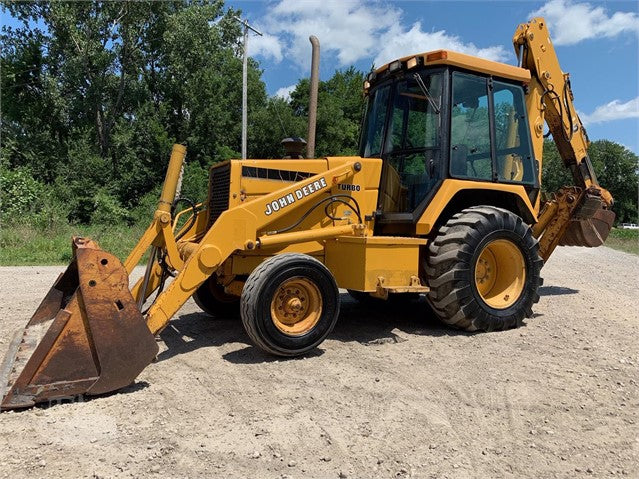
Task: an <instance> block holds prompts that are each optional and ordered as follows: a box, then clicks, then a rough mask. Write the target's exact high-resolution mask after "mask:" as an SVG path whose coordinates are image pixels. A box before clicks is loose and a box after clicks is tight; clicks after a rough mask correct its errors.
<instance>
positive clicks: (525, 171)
mask: <svg viewBox="0 0 639 479" xmlns="http://www.w3.org/2000/svg"><path fill="white" fill-rule="evenodd" d="M493 98H494V102H495V143H496V146H495V149H496V152H497V175H498V178H499V181H505V182H522V183H534V181H535V172H534V167H533V157H532V152H531V145H530V137H529V132H528V128H527V125H526V109H525V106H524V105H525V103H524V91H523V89H522V88H521V87H520V86H516V85H509V84H507V83H502V82H498V81H496V82H494V92H493Z"/></svg>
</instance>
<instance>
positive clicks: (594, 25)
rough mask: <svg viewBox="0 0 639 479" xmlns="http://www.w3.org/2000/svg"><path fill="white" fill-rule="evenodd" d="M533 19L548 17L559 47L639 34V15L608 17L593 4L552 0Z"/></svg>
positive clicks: (616, 13)
mask: <svg viewBox="0 0 639 479" xmlns="http://www.w3.org/2000/svg"><path fill="white" fill-rule="evenodd" d="M529 15H530V16H531V17H539V16H541V17H545V19H546V21H547V22H548V24H549V25H550V26H551V27H550V28H551V31H550V34H551V36H552V39H553V42H554V43H555V45H575V44H576V43H579V42H581V41H582V40H587V39H590V38H601V37H608V38H611V37H615V36H617V35H619V34H621V33H624V32H630V33H634V34H638V33H639V15H638V14H637V13H636V12H615V13H613V14H612V16H608V14H607V12H606V10H605V9H604V8H603V7H600V6H597V7H595V6H593V5H591V4H589V3H574V2H572V1H570V0H550V1H549V2H547V3H546V4H545V5H544V6H542V7H541V8H540V9H539V10H535V11H534V12H532V13H530V14H529Z"/></svg>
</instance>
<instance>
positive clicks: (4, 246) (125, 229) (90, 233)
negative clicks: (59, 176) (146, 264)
mask: <svg viewBox="0 0 639 479" xmlns="http://www.w3.org/2000/svg"><path fill="white" fill-rule="evenodd" d="M145 228H146V225H135V226H127V225H92V226H87V225H75V226H72V225H58V226H54V227H51V228H48V229H46V230H40V229H38V228H35V227H33V226H28V225H20V226H11V227H3V228H2V229H0V266H27V265H58V264H62V265H65V264H67V263H68V262H69V261H70V260H71V236H73V235H77V236H86V237H89V238H91V239H94V240H96V241H97V242H98V244H99V245H100V247H101V248H102V249H104V250H105V251H108V252H110V253H112V254H114V255H116V256H117V257H118V258H120V260H122V261H124V260H125V259H126V257H127V255H128V254H129V252H130V251H131V249H132V248H133V247H134V246H135V244H136V243H137V241H138V239H139V238H140V236H141V235H142V233H143V232H144V230H145ZM606 246H609V247H611V248H614V249H617V250H620V251H625V252H626V253H632V254H636V255H639V230H623V229H617V228H613V230H612V231H611V232H610V236H608V240H607V241H606ZM143 260H144V259H143Z"/></svg>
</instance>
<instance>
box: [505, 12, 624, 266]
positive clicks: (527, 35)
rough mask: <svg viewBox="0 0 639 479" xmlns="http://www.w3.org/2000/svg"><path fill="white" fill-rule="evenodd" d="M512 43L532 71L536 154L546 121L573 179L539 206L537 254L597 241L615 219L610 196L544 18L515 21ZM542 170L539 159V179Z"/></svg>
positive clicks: (544, 255)
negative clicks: (597, 172) (600, 178)
mask: <svg viewBox="0 0 639 479" xmlns="http://www.w3.org/2000/svg"><path fill="white" fill-rule="evenodd" d="M513 45H514V47H515V52H516V54H517V58H518V60H519V65H520V66H521V67H523V68H526V69H528V70H529V71H530V74H531V81H530V85H529V92H528V95H527V96H526V103H527V104H526V107H527V110H528V116H529V124H530V129H531V137H532V139H533V148H534V152H535V157H536V158H538V159H539V158H542V157H543V140H544V138H543V137H544V134H543V131H544V123H546V124H548V128H549V130H550V133H551V134H552V137H553V140H554V142H555V144H556V145H557V149H558V151H559V154H560V155H561V158H562V160H563V162H564V165H565V166H566V168H568V169H569V170H570V171H571V173H572V176H573V179H574V182H575V185H574V186H567V187H564V188H562V189H560V191H558V192H557V193H556V194H555V195H554V196H553V197H552V198H551V199H550V200H549V201H547V202H545V204H544V205H542V209H541V212H540V214H539V222H538V223H537V224H536V225H535V227H534V228H533V233H534V234H535V236H536V237H537V238H539V243H540V244H539V247H540V248H539V249H540V255H541V257H542V258H543V259H544V260H547V259H548V257H550V255H551V254H552V252H553V250H554V249H555V247H557V246H558V245H572V246H591V247H592V246H599V245H601V244H603V242H604V241H605V239H606V237H607V236H608V233H609V232H610V229H611V227H612V223H613V221H614V217H615V216H614V213H613V212H612V211H611V210H610V207H611V206H612V204H613V198H612V195H611V194H610V192H609V191H608V190H606V189H605V188H602V187H601V186H600V185H599V183H598V181H597V176H596V175H595V171H594V169H593V167H592V162H591V161H590V158H589V157H588V145H589V140H588V136H587V134H586V130H585V128H584V126H583V124H582V122H581V120H580V119H579V115H578V114H577V111H576V109H575V107H574V104H573V98H574V97H573V93H572V90H571V86H570V76H569V74H568V73H564V72H563V71H562V70H561V67H560V65H559V60H558V58H557V55H556V53H555V49H554V47H553V44H552V42H551V40H550V34H549V32H548V28H547V26H546V22H545V20H544V19H543V18H534V19H532V20H531V21H530V22H528V23H523V24H521V25H519V27H518V28H517V30H516V31H515V35H514V36H513ZM541 171H542V168H541V163H540V165H539V182H540V184H542V178H541V175H542V173H541Z"/></svg>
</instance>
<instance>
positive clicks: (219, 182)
mask: <svg viewBox="0 0 639 479" xmlns="http://www.w3.org/2000/svg"><path fill="white" fill-rule="evenodd" d="M230 190H231V163H230V162H229V163H226V164H225V165H221V166H218V167H214V168H211V172H210V176H209V200H208V210H209V222H208V227H209V228H210V227H211V226H212V225H213V223H215V222H216V221H217V219H218V218H219V217H220V215H221V214H222V213H223V212H224V211H226V210H227V209H228V208H229V192H230Z"/></svg>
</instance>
